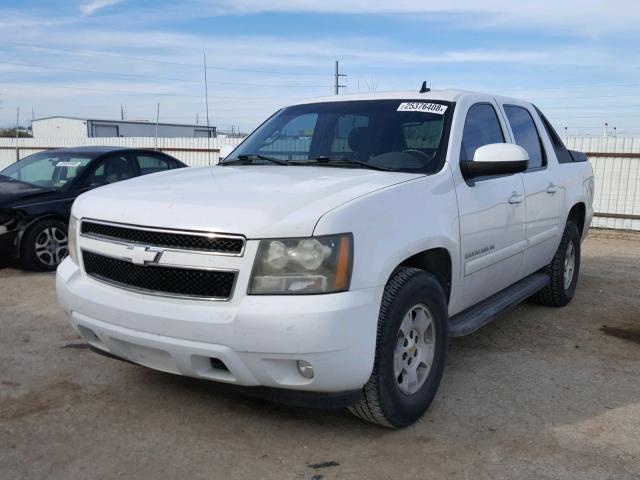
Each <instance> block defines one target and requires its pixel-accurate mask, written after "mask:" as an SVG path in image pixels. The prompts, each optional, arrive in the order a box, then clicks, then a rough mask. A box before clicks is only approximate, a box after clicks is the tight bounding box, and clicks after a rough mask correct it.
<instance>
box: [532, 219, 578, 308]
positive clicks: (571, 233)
mask: <svg viewBox="0 0 640 480" xmlns="http://www.w3.org/2000/svg"><path fill="white" fill-rule="evenodd" d="M579 273H580V232H579V230H578V227H577V226H576V225H575V223H573V222H571V221H568V222H567V225H566V227H565V229H564V234H563V235H562V240H560V245H559V246H558V250H557V251H556V254H555V255H554V257H553V260H551V263H550V264H549V266H548V267H547V270H546V274H547V275H549V277H550V279H551V281H550V282H549V285H547V286H546V287H544V288H543V289H542V290H540V291H539V292H538V293H537V294H536V295H535V297H534V298H535V300H536V301H537V302H538V303H541V304H542V305H546V306H549V307H564V306H565V305H567V304H568V303H569V302H570V301H571V299H572V298H573V295H574V293H575V292H576V286H577V285H578V275H579Z"/></svg>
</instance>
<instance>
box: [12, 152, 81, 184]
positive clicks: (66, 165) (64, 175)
mask: <svg viewBox="0 0 640 480" xmlns="http://www.w3.org/2000/svg"><path fill="white" fill-rule="evenodd" d="M91 160H93V157H88V156H82V155H80V154H77V153H64V152H55V151H54V152H42V153H34V154H33V155H29V156H28V157H25V158H23V159H22V160H20V161H19V162H16V163H14V164H13V165H11V166H9V167H7V168H5V169H4V170H2V171H1V172H0V176H4V177H8V178H12V179H14V180H17V181H20V182H24V183H29V184H31V185H36V186H38V187H43V188H55V189H60V188H62V187H64V186H65V185H66V184H67V183H69V182H70V181H71V180H73V179H74V178H75V177H76V176H77V175H78V174H79V173H80V172H82V170H83V169H84V168H85V167H86V166H87V165H88V164H89V162H90V161H91Z"/></svg>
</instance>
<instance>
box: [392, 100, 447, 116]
mask: <svg viewBox="0 0 640 480" xmlns="http://www.w3.org/2000/svg"><path fill="white" fill-rule="evenodd" d="M397 111H398V112H425V113H437V114H438V115H444V112H446V111H447V106H446V105H441V104H439V103H429V102H403V103H401V104H400V106H399V107H398V110H397Z"/></svg>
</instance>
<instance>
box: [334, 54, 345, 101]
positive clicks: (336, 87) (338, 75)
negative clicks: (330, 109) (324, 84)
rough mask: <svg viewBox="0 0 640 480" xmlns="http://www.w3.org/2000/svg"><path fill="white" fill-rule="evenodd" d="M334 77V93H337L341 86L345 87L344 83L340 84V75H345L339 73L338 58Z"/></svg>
mask: <svg viewBox="0 0 640 480" xmlns="http://www.w3.org/2000/svg"><path fill="white" fill-rule="evenodd" d="M335 77H336V82H335V85H334V92H333V93H334V94H335V95H338V94H339V93H340V89H341V88H345V87H346V85H340V77H346V75H344V74H342V73H340V65H339V63H338V60H336V73H335Z"/></svg>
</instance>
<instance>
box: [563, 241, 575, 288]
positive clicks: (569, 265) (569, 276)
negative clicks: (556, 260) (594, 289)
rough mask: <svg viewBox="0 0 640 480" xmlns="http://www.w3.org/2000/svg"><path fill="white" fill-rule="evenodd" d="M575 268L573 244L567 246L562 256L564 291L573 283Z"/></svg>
mask: <svg viewBox="0 0 640 480" xmlns="http://www.w3.org/2000/svg"><path fill="white" fill-rule="evenodd" d="M575 268H576V249H575V247H574V246H573V242H569V244H568V245H567V252H566V253H565V255H564V289H565V290H567V289H568V288H569V287H570V286H571V282H572V281H573V272H574V270H575Z"/></svg>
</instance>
